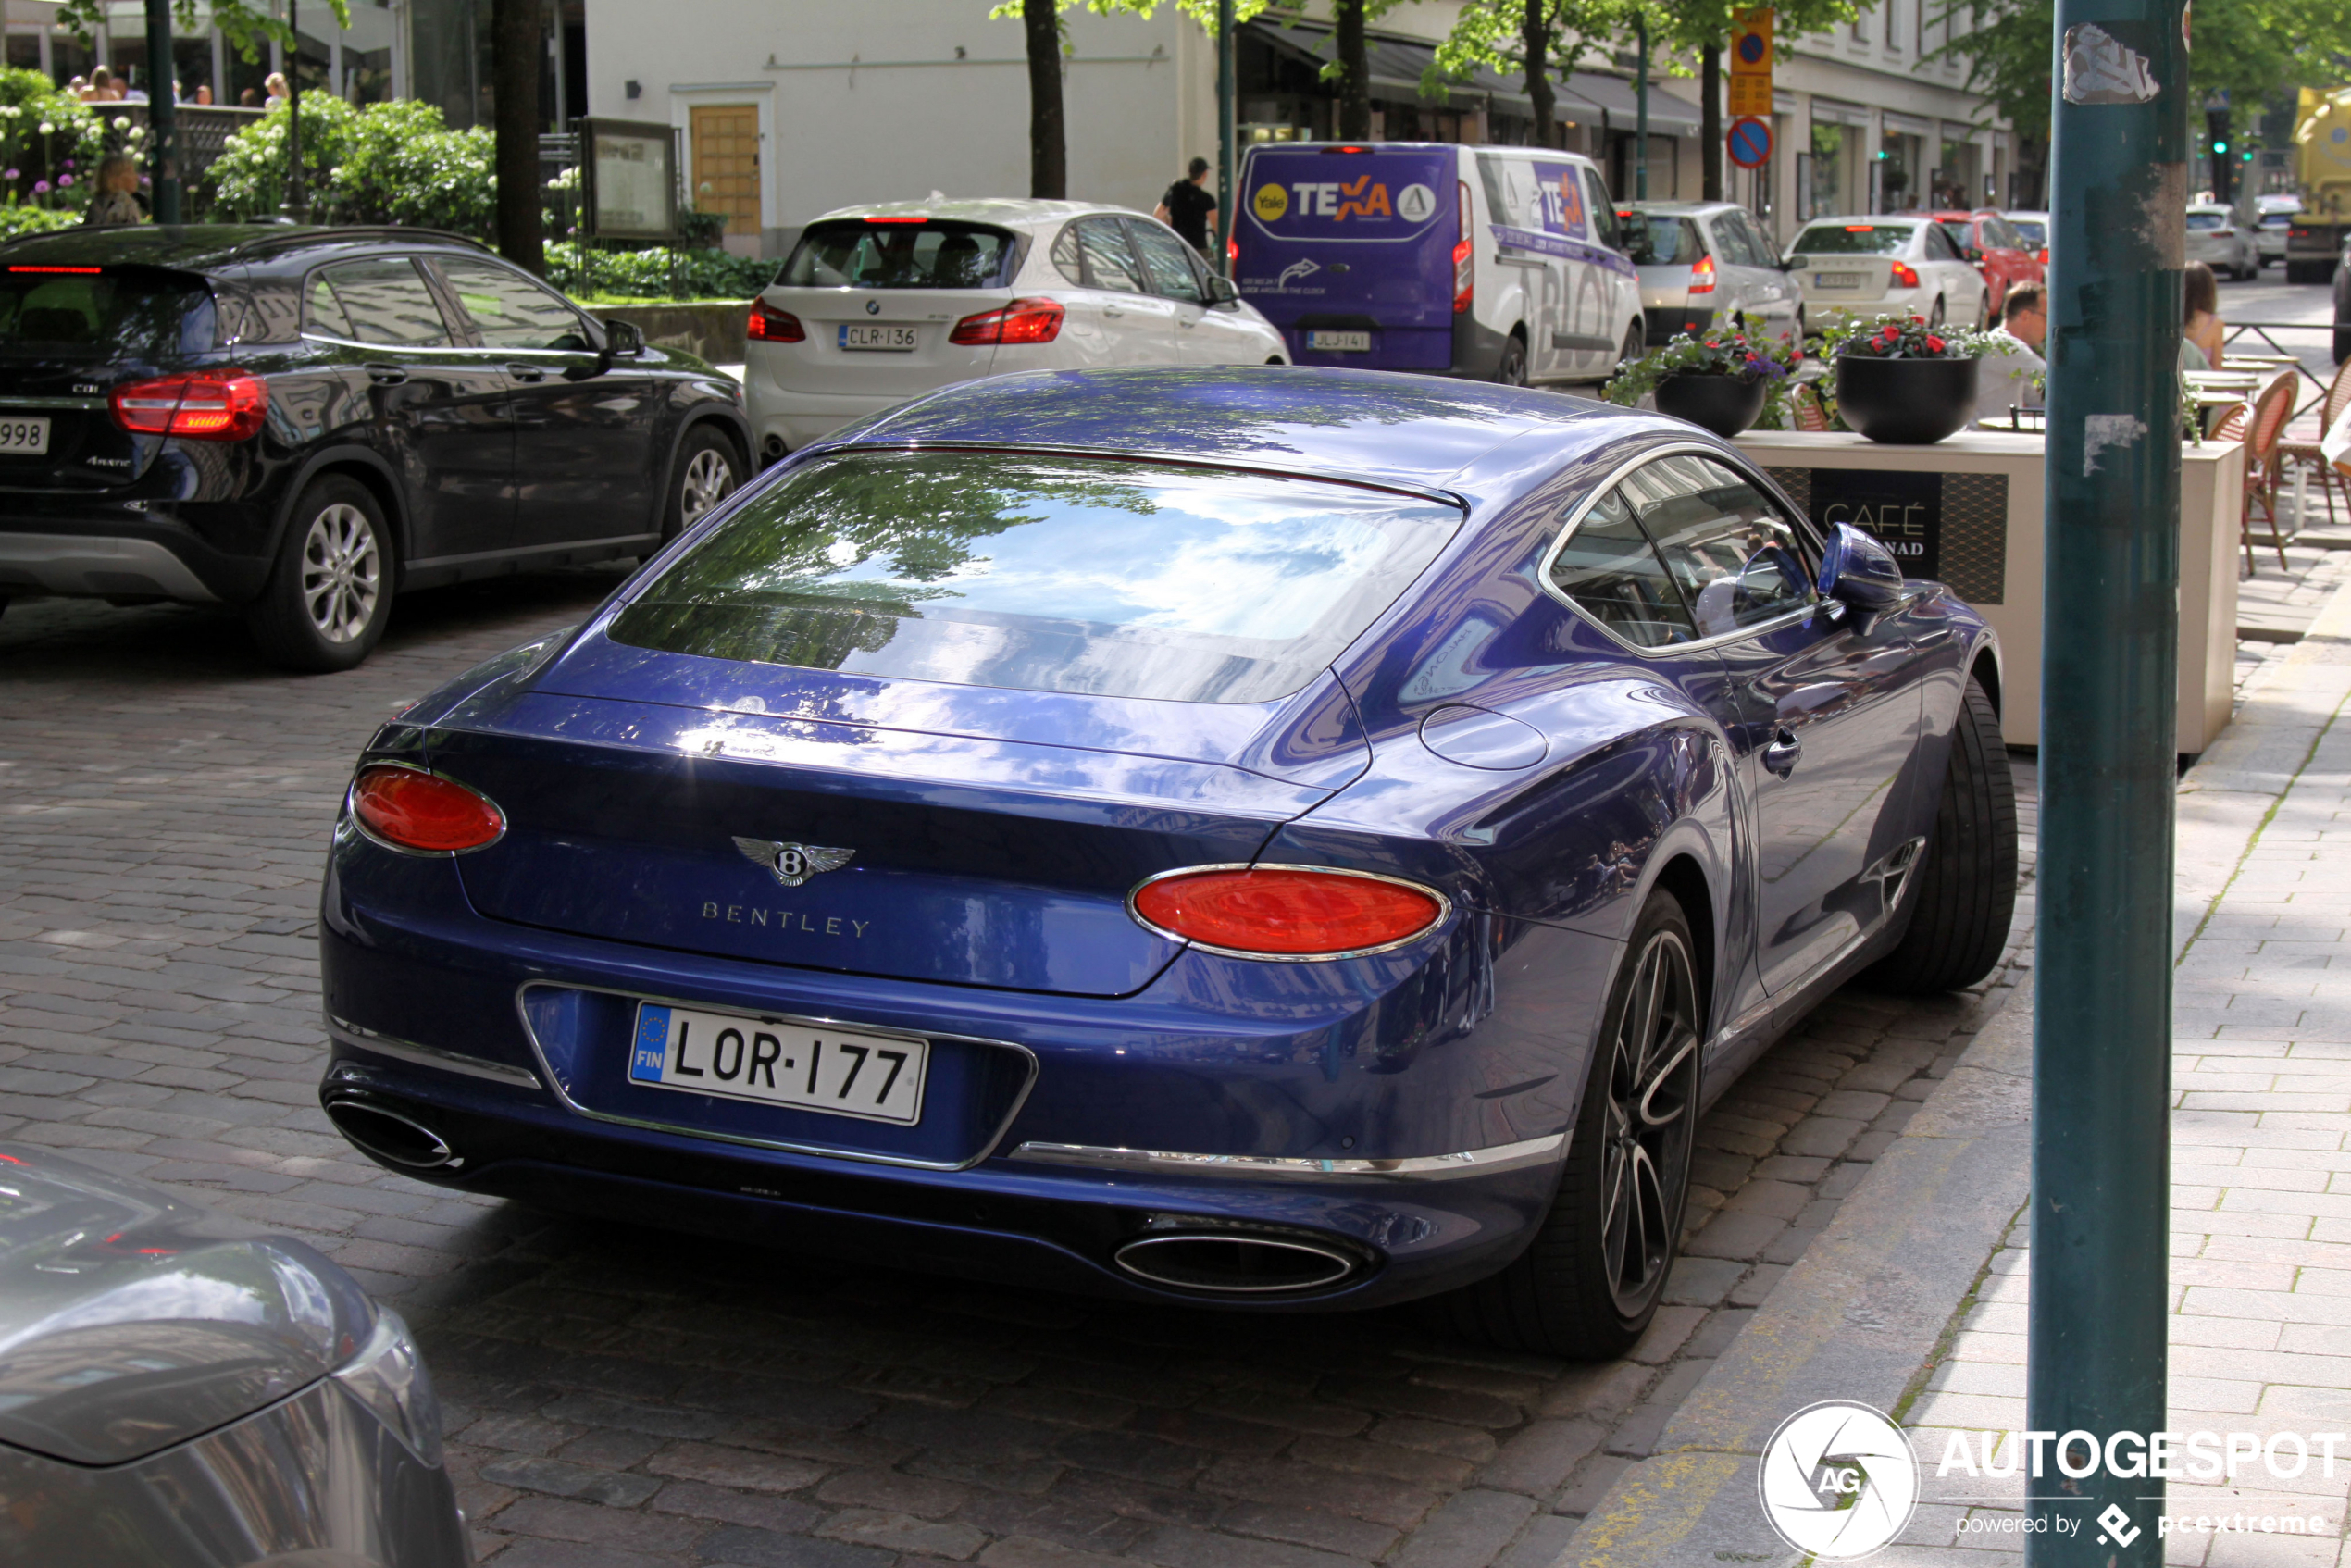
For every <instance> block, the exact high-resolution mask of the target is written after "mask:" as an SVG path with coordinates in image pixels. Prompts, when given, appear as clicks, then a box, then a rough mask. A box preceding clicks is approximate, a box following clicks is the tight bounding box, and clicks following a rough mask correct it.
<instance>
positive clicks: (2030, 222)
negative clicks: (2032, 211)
mask: <svg viewBox="0 0 2351 1568" xmlns="http://www.w3.org/2000/svg"><path fill="white" fill-rule="evenodd" d="M2009 228H2011V229H2013V230H2016V236H2017V238H2018V239H2020V240H2021V241H2023V242H2024V247H2025V249H2027V250H2039V249H2040V248H2041V247H2042V246H2043V245H2046V244H2047V243H2049V231H2048V230H2047V229H2046V228H2045V227H2044V226H2043V225H2042V224H2040V223H2039V222H2037V221H2035V220H2034V219H2032V218H2009Z"/></svg>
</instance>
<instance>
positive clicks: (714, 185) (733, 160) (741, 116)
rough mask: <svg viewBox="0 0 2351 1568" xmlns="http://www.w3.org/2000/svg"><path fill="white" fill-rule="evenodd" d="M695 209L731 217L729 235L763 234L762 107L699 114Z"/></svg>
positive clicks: (716, 108)
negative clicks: (760, 143)
mask: <svg viewBox="0 0 2351 1568" xmlns="http://www.w3.org/2000/svg"><path fill="white" fill-rule="evenodd" d="M693 134H694V192H693V195H694V205H695V206H696V207H697V208H699V209H701V210H702V211H703V212H723V213H725V214H726V215H727V232H728V233H729V234H749V235H756V234H757V233H758V232H759V106H757V105H755V104H712V105H709V106H703V107H698V108H696V109H695V110H694V118H693Z"/></svg>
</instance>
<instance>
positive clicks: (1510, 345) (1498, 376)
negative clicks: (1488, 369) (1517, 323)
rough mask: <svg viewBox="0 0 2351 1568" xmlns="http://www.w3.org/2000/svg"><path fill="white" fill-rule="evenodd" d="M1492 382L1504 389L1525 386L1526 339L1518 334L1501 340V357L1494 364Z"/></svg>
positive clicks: (1512, 334)
mask: <svg viewBox="0 0 2351 1568" xmlns="http://www.w3.org/2000/svg"><path fill="white" fill-rule="evenodd" d="M1494 380H1496V382H1498V383H1499V384H1500V385H1502V386H1506V387H1523V386H1524V385H1526V339H1525V338H1524V337H1523V336H1521V335H1520V334H1519V333H1517V332H1512V333H1511V335H1510V336H1509V337H1507V338H1504V339H1503V340H1502V357H1501V358H1500V359H1499V360H1497V361H1496V362H1495V365H1494Z"/></svg>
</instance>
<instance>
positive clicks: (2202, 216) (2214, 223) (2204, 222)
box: [2188, 212, 2229, 229]
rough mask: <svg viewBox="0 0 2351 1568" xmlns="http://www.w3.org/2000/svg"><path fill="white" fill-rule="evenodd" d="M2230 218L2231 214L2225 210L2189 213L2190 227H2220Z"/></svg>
mask: <svg viewBox="0 0 2351 1568" xmlns="http://www.w3.org/2000/svg"><path fill="white" fill-rule="evenodd" d="M2228 220H2229V215H2228V214H2226V213H2224V212H2192V213H2190V214H2188V227H2189V228H2191V229H2218V228H2220V226H2221V225H2222V224H2224V223H2226V222H2227V221H2228Z"/></svg>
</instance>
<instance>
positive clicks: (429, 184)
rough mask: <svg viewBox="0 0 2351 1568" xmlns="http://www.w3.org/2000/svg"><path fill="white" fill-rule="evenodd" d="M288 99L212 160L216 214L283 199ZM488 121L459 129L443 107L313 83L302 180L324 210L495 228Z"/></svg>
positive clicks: (254, 213)
mask: <svg viewBox="0 0 2351 1568" xmlns="http://www.w3.org/2000/svg"><path fill="white" fill-rule="evenodd" d="M287 123H288V116H287V112H286V106H284V105H282V104H280V106H278V107H276V108H274V109H272V110H270V111H269V112H268V113H267V115H264V116H263V117H262V118H260V119H258V120H256V121H255V122H254V123H253V124H252V125H249V126H247V127H246V128H245V129H244V130H243V131H239V132H238V133H237V134H236V135H234V136H231V137H230V138H229V140H228V143H227V144H226V145H225V146H223V147H222V149H221V152H220V156H219V157H218V159H216V160H214V162H213V165H212V167H211V168H209V169H207V170H205V180H204V192H205V195H206V197H207V198H208V199H209V200H210V202H211V204H212V207H213V211H214V213H215V215H216V216H217V217H219V218H227V219H238V218H265V217H267V216H269V215H271V214H274V213H276V212H277V211H278V210H279V208H280V205H282V204H283V203H284V201H285V181H286V132H287ZM491 151H492V138H491V133H490V131H489V130H488V128H486V127H481V126H477V127H475V128H474V129H473V130H471V131H452V130H450V129H449V126H448V123H447V122H446V121H445V120H443V119H442V118H441V110H440V108H439V107H438V106H435V105H432V104H427V103H421V102H419V101H417V100H416V99H413V98H409V99H398V100H394V101H392V102H390V103H383V104H370V105H368V106H367V107H365V108H354V107H353V106H351V105H349V104H347V103H345V102H344V101H343V100H342V99H341V98H337V97H333V96H330V95H329V94H327V93H311V94H310V95H309V96H307V97H306V98H305V99H304V100H303V105H302V164H303V184H304V186H305V189H306V190H307V191H308V192H309V194H310V200H311V202H312V203H313V205H314V210H315V213H316V216H317V217H318V218H323V219H325V220H326V221H329V222H340V223H413V224H420V225H423V226H425V227H427V228H432V229H449V230H455V231H456V232H458V233H460V234H474V235H482V234H487V233H489V232H490V228H491V210H492V204H493V203H494V201H495V199H496V188H497V187H496V181H495V180H494V178H493V176H492V172H491Z"/></svg>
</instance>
